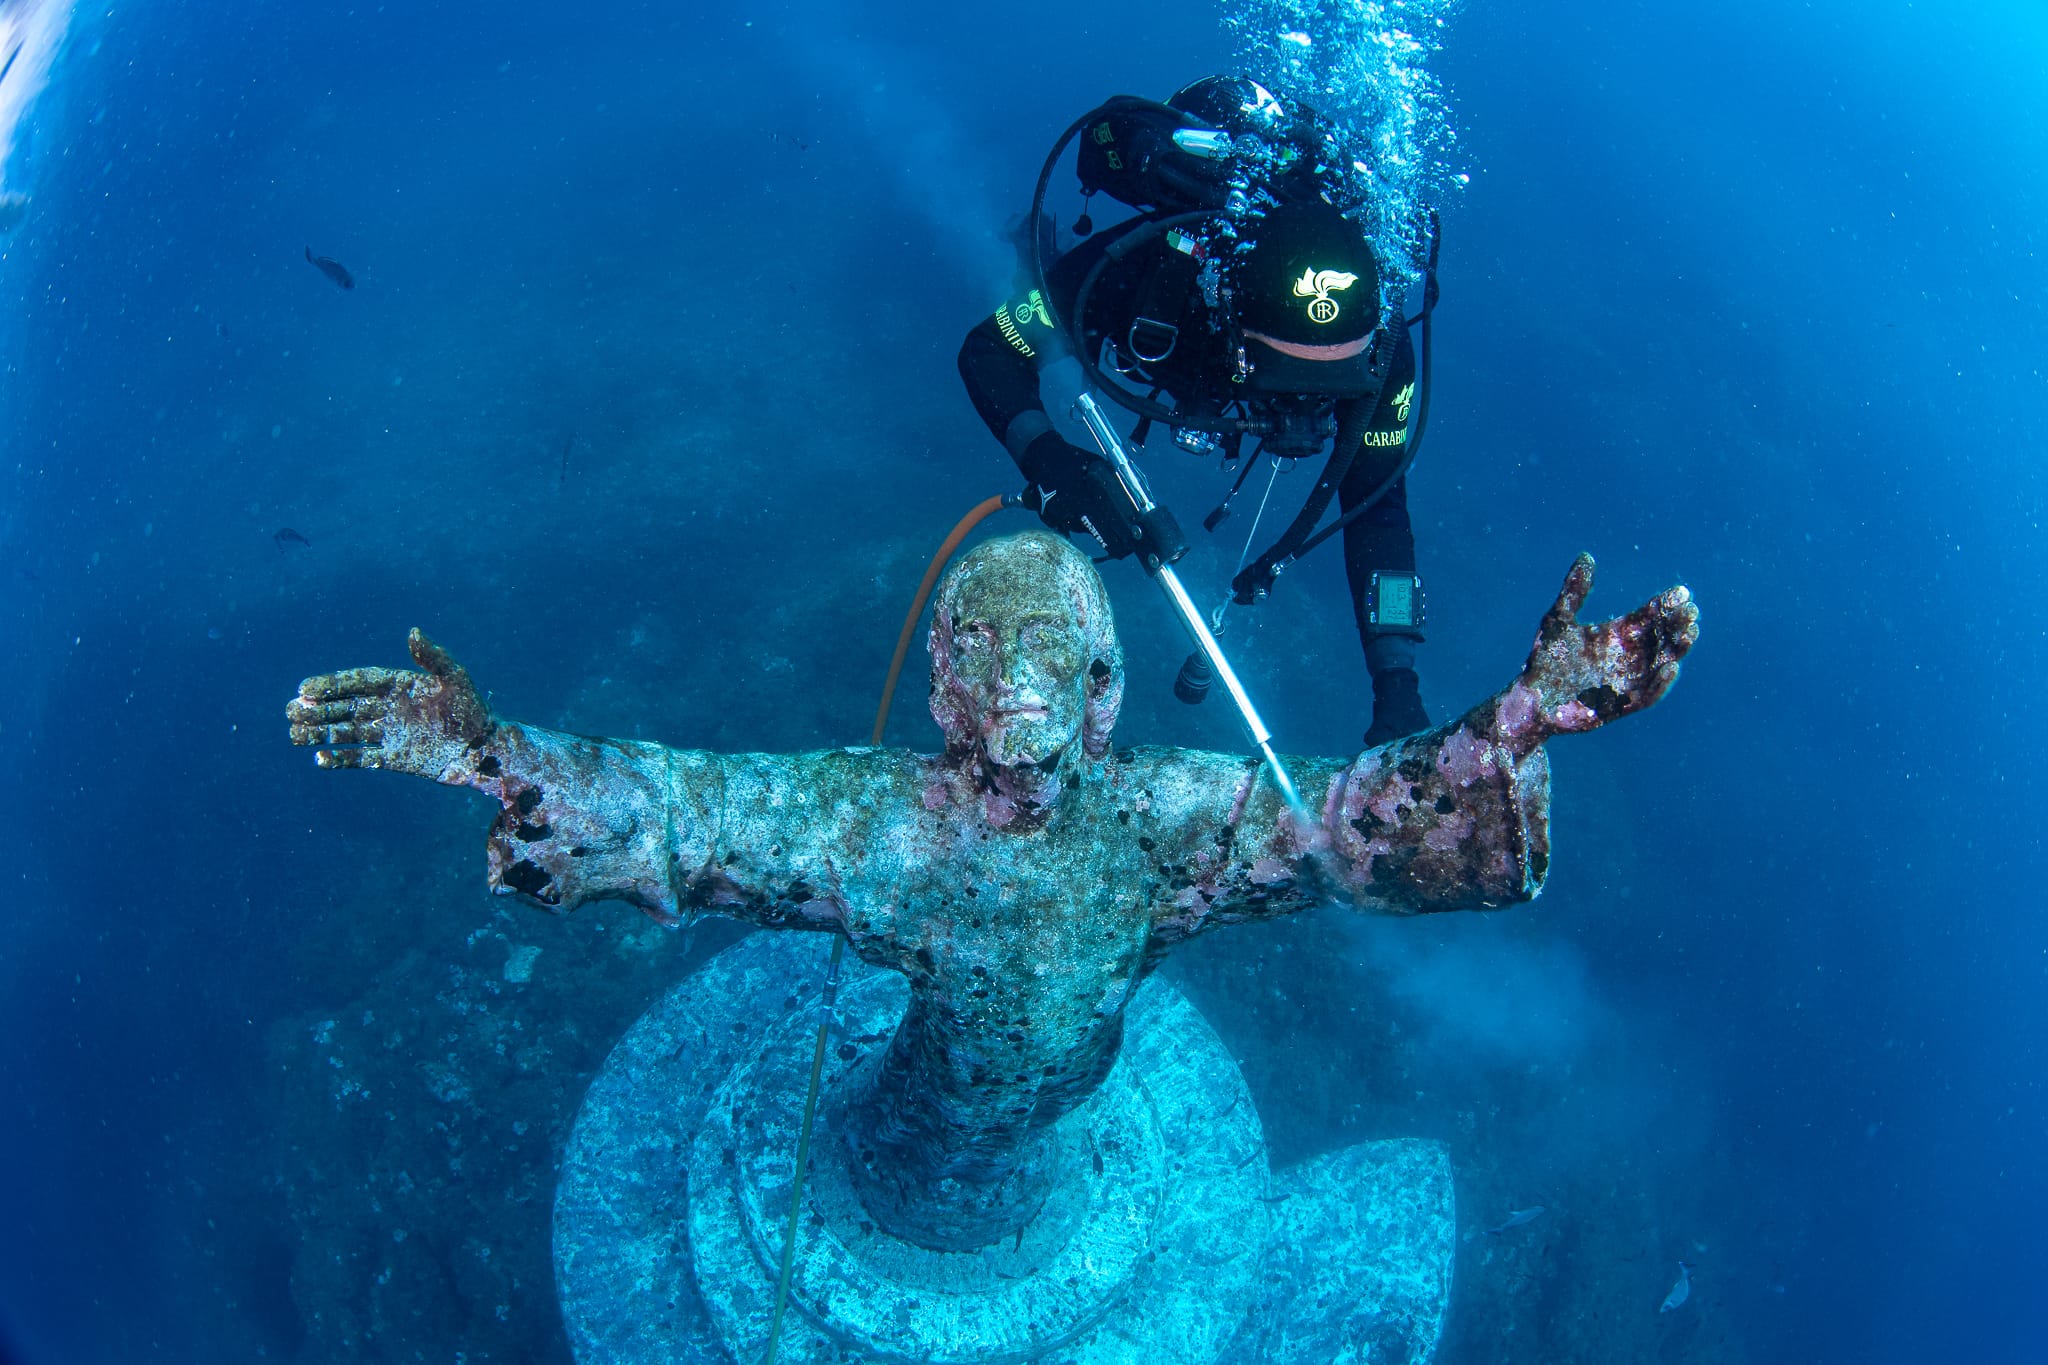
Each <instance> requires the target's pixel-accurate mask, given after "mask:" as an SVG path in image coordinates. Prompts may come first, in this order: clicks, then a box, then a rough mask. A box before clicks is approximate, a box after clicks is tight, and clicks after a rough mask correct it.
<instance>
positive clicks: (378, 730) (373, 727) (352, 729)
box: [292, 721, 384, 745]
mask: <svg viewBox="0 0 2048 1365" xmlns="http://www.w3.org/2000/svg"><path fill="white" fill-rule="evenodd" d="M383 742H384V727H383V726H381V725H379V724H377V723H376V722H374V721H369V722H364V723H363V724H360V725H357V724H349V723H340V724H325V725H294V726H293V727H292V743H294V744H319V745H330V744H382V743H383Z"/></svg>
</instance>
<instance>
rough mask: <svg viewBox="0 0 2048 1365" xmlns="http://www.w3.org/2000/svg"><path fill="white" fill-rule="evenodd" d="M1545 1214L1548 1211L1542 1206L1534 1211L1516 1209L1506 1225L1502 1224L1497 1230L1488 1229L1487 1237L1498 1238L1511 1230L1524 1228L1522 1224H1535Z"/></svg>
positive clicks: (1538, 1206) (1509, 1216)
mask: <svg viewBox="0 0 2048 1365" xmlns="http://www.w3.org/2000/svg"><path fill="white" fill-rule="evenodd" d="M1545 1212H1546V1210H1545V1209H1544V1207H1543V1206H1542V1205H1541V1204H1538V1205H1537V1206H1536V1207H1535V1208H1533V1209H1516V1210H1515V1211H1514V1212H1513V1213H1511V1214H1509V1215H1508V1220H1507V1221H1506V1222H1505V1223H1502V1224H1501V1225H1500V1226H1499V1227H1497V1228H1488V1229H1487V1230H1486V1235H1487V1236H1488V1237H1498V1236H1500V1235H1501V1234H1502V1233H1503V1232H1506V1231H1507V1230H1508V1229H1509V1228H1518V1227H1520V1226H1522V1224H1524V1223H1533V1222H1535V1221H1536V1220H1537V1219H1538V1218H1541V1217H1542V1216H1543V1215H1544V1213H1545Z"/></svg>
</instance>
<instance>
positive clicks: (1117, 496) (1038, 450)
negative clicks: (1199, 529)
mask: <svg viewBox="0 0 2048 1365" xmlns="http://www.w3.org/2000/svg"><path fill="white" fill-rule="evenodd" d="M1017 464H1018V466H1019V467H1020V468H1022V469H1023V471H1024V477H1025V478H1027V479H1029V480H1030V481H1031V486H1030V487H1029V488H1026V489H1025V490H1024V505H1025V506H1026V507H1028V508H1030V509H1031V510H1032V511H1034V512H1036V513H1038V516H1039V520H1041V521H1043V522H1044V523H1045V524H1046V525H1047V526H1050V527H1051V528H1052V529H1053V530H1055V531H1058V532H1059V533H1060V534H1061V535H1069V536H1071V535H1086V536H1090V537H1092V538H1093V539H1094V540H1095V543H1096V544H1098V545H1100V546H1101V547H1102V552H1103V553H1104V554H1105V555H1107V556H1108V557H1109V558H1111V559H1122V558H1123V557H1124V556H1125V555H1129V554H1141V555H1143V556H1144V557H1145V558H1146V559H1147V560H1151V559H1155V558H1156V559H1157V560H1158V562H1159V563H1161V564H1171V563H1172V562H1173V561H1174V560H1176V559H1179V558H1180V557H1181V556H1182V555H1184V554H1186V553H1187V549H1188V546H1187V540H1186V538H1185V537H1184V536H1182V535H1181V533H1180V527H1179V526H1178V525H1177V524H1176V523H1175V522H1174V519H1173V514H1172V513H1170V512H1168V511H1167V510H1166V509H1165V508H1163V507H1155V508H1153V509H1152V511H1150V512H1147V513H1143V514H1141V513H1139V511H1138V509H1137V507H1136V505H1135V504H1133V503H1132V502H1131V495H1130V494H1128V493H1126V492H1125V491H1124V486H1123V484H1122V482H1121V481H1119V480H1118V478H1117V476H1116V470H1115V469H1113V468H1111V466H1110V463H1109V461H1108V460H1105V459H1103V458H1102V457H1101V456H1100V455H1097V454H1095V453H1094V452H1092V451H1087V450H1083V449H1081V447H1079V446H1077V445H1075V444H1073V443H1072V442H1071V441H1068V440H1066V439H1065V438H1063V437H1061V436H1060V435H1058V434H1057V433H1056V432H1050V431H1049V432H1046V433H1045V434H1044V435H1042V436H1040V437H1039V438H1038V439H1037V440H1035V441H1033V442H1032V443H1031V444H1030V445H1028V446H1026V447H1025V448H1024V454H1023V457H1022V458H1020V459H1019V460H1018V461H1017Z"/></svg>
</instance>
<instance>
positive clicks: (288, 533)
mask: <svg viewBox="0 0 2048 1365" xmlns="http://www.w3.org/2000/svg"><path fill="white" fill-rule="evenodd" d="M270 538H271V540H272V541H274V542H275V543H276V545H277V552H278V553H279V554H283V553H284V547H285V546H287V545H303V546H305V547H306V548H307V549H309V550H310V549H312V548H313V542H312V541H310V540H308V539H306V538H305V537H304V536H302V535H300V534H299V533H298V532H297V531H294V530H293V529H292V528H291V527H289V526H280V527H279V528H278V529H277V530H276V532H274V533H273V534H272V535H271V537H270Z"/></svg>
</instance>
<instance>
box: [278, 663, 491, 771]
mask: <svg viewBox="0 0 2048 1365" xmlns="http://www.w3.org/2000/svg"><path fill="white" fill-rule="evenodd" d="M406 643H407V647H408V648H409V649H410V651H411V653H412V657H413V662H415V663H417V664H418V665H419V666H420V667H421V668H422V669H424V670H425V671H424V672H421V673H415V672H412V671H411V670H409V669H400V668H349V669H343V670H342V671H341V672H339V673H323V674H321V675H320V676H318V677H315V678H308V679H306V680H305V681H304V682H302V683H300V684H299V695H298V696H296V697H294V698H292V700H291V703H290V704H289V705H288V706H286V707H285V719H286V720H288V721H290V722H291V727H292V728H291V734H292V743H294V744H311V745H316V746H318V747H317V748H315V750H314V752H313V759H314V761H315V762H317V763H318V764H319V765H320V766H321V767H323V768H390V769H393V770H394V771H397V772H402V773H413V774H415V775H416V776H419V777H430V778H432V779H434V780H435V781H436V782H446V783H449V784H450V785H454V786H472V785H475V783H476V781H477V771H476V767H475V764H474V762H473V761H472V760H473V756H474V754H475V752H476V751H477V750H478V749H480V748H482V747H483V745H484V743H485V741H487V740H488V739H489V738H490V736H491V733H492V732H493V730H495V729H496V726H497V723H496V722H495V721H494V720H492V718H491V709H490V707H488V706H486V705H485V704H484V700H483V698H482V697H480V696H478V695H477V690H476V684H475V683H473V682H471V681H470V678H469V673H468V671H467V670H465V669H464V668H463V667H462V665H460V664H458V663H456V662H455V660H454V659H452V658H451V657H449V654H448V651H447V650H445V649H442V648H441V647H440V646H439V645H437V644H435V643H434V642H433V641H432V640H429V639H428V638H427V637H426V636H424V635H422V634H421V633H420V632H419V631H418V630H417V629H415V630H414V631H413V632H412V635H411V637H410V638H409V639H408V640H407V642H406Z"/></svg>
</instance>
